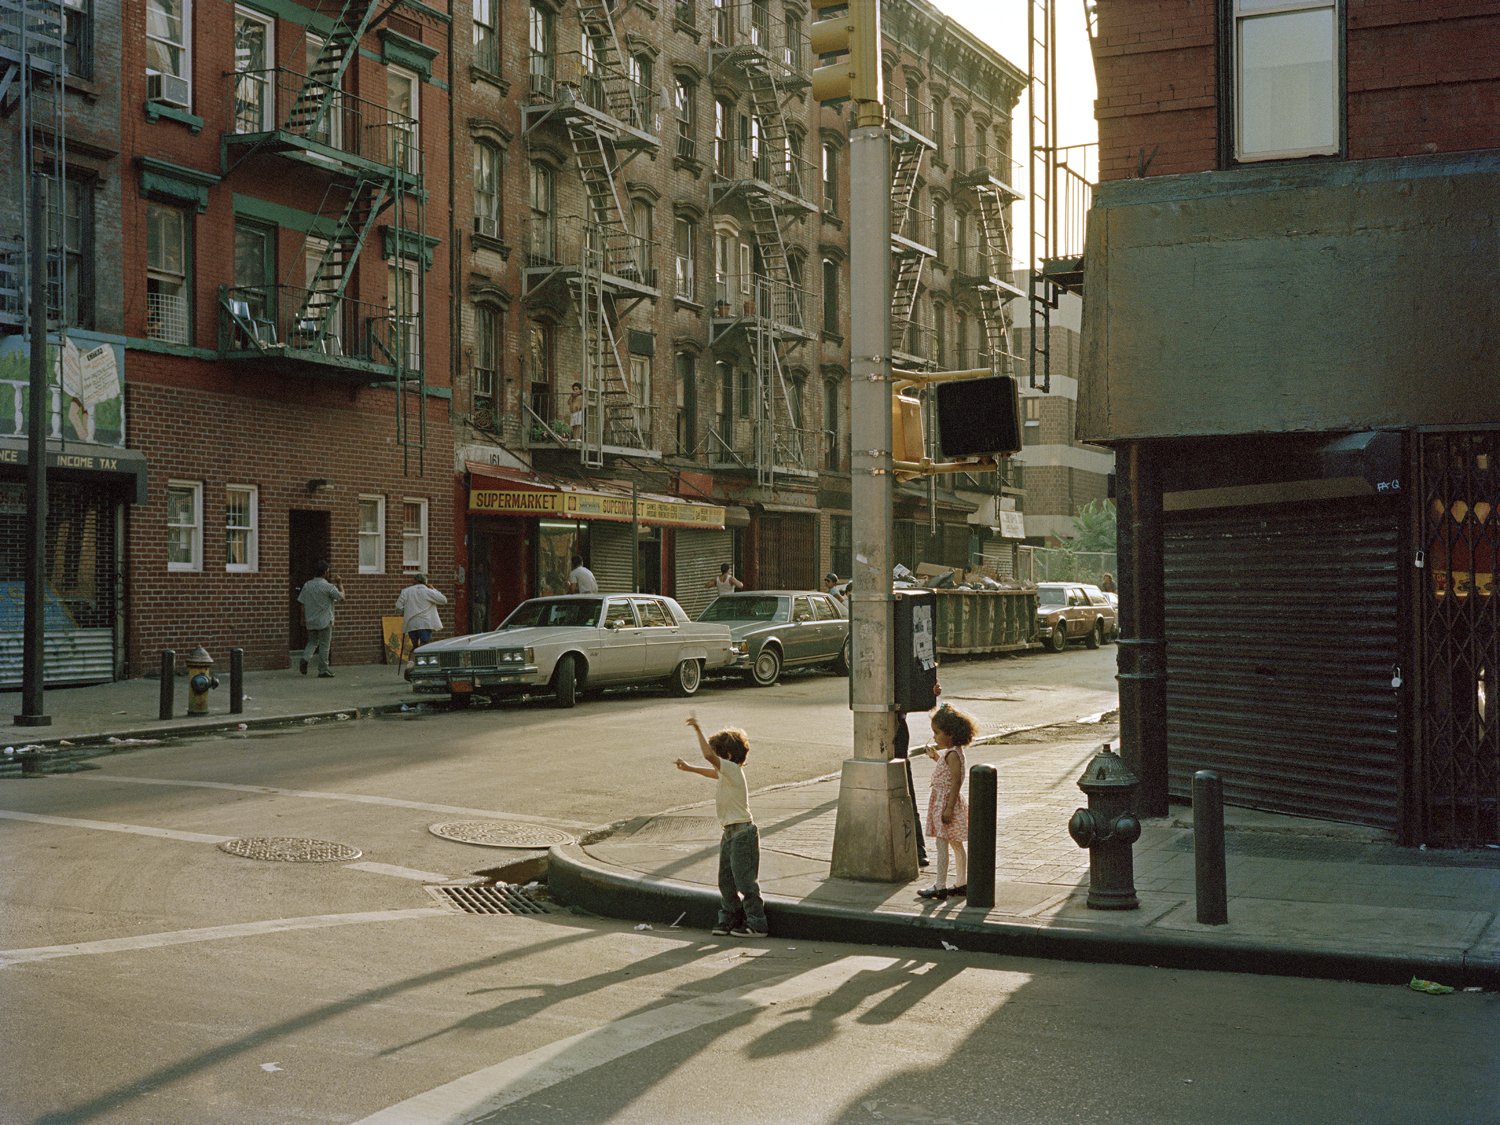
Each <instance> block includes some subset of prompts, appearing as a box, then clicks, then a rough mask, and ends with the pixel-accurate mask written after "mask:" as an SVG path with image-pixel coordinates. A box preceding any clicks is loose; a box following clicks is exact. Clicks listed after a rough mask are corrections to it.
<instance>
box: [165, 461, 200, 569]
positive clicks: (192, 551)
mask: <svg viewBox="0 0 1500 1125" xmlns="http://www.w3.org/2000/svg"><path fill="white" fill-rule="evenodd" d="M167 569H168V570H183V571H186V570H202V569H203V482H202V481H187V480H170V481H168V482H167Z"/></svg>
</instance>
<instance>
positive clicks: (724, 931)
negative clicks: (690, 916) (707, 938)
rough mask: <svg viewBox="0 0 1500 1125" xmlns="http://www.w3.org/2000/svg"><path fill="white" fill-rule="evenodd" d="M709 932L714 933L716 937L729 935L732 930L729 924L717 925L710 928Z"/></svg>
mask: <svg viewBox="0 0 1500 1125" xmlns="http://www.w3.org/2000/svg"><path fill="white" fill-rule="evenodd" d="M708 932H709V933H711V934H713V935H714V937H728V936H729V933H730V930H729V927H728V926H715V927H714V928H713V929H711V930H709V931H708Z"/></svg>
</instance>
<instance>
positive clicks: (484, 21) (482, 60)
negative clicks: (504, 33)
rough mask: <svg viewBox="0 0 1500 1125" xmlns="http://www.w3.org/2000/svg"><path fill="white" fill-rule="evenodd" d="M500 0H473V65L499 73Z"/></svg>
mask: <svg viewBox="0 0 1500 1125" xmlns="http://www.w3.org/2000/svg"><path fill="white" fill-rule="evenodd" d="M499 7H500V0H474V65H475V66H477V67H478V68H479V69H480V70H485V71H488V72H489V73H491V74H499V73H500V28H499V26H498V22H497V12H498V9H499Z"/></svg>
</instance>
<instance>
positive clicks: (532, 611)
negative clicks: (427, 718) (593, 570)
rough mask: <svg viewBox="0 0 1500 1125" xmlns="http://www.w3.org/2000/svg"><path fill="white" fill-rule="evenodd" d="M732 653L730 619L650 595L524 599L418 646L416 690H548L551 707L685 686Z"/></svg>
mask: <svg viewBox="0 0 1500 1125" xmlns="http://www.w3.org/2000/svg"><path fill="white" fill-rule="evenodd" d="M733 662H734V649H733V647H732V645H731V643H730V637H729V628H728V627H727V626H725V625H710V624H700V623H698V622H695V621H692V620H690V619H689V618H688V615H687V614H686V613H685V612H683V609H682V607H681V606H680V605H678V604H677V603H676V602H675V601H673V600H672V599H671V598H666V597H661V596H659V595H656V594H586V595H577V594H574V595H569V596H567V597H556V598H532V599H531V600H530V601H526V602H522V603H521V604H520V605H518V606H517V607H516V608H515V609H514V610H513V611H512V612H511V614H510V616H509V617H507V618H506V619H505V621H504V622H503V623H502V624H501V626H500V628H498V629H495V630H493V631H491V632H488V633H474V634H470V635H468V636H463V637H452V638H450V639H448V640H444V641H434V642H433V643H432V644H426V645H423V646H422V647H421V648H419V649H417V651H416V655H415V664H414V665H413V667H412V671H411V685H412V689H413V690H414V691H419V692H432V693H446V694H448V695H450V696H452V698H453V701H454V702H455V703H458V704H460V705H462V704H464V703H467V702H469V700H471V699H472V698H473V697H474V696H476V695H480V696H486V697H496V696H502V695H522V694H528V693H537V692H551V693H552V694H553V696H554V697H555V698H556V700H557V705H558V706H559V707H572V706H573V705H574V704H576V703H577V702H578V697H579V695H581V694H583V693H585V692H595V691H600V690H602V689H604V688H607V687H617V686H621V685H626V684H647V683H657V682H665V683H666V685H667V686H668V687H669V688H670V689H671V690H672V692H673V693H674V694H676V695H692V694H693V693H694V692H696V691H697V690H698V685H699V684H700V683H701V682H702V680H703V673H704V672H705V671H715V670H717V669H719V668H724V667H727V666H728V665H730V664H732V663H733Z"/></svg>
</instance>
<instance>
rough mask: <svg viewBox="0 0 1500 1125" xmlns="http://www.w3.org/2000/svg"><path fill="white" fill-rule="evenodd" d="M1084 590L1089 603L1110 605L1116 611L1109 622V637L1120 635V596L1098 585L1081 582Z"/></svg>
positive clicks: (1111, 638)
mask: <svg viewBox="0 0 1500 1125" xmlns="http://www.w3.org/2000/svg"><path fill="white" fill-rule="evenodd" d="M1079 585H1080V586H1082V587H1083V592H1084V593H1085V594H1087V595H1088V596H1089V604H1090V605H1096V606H1108V607H1109V608H1110V609H1111V610H1113V611H1114V619H1113V620H1112V621H1111V622H1110V624H1109V631H1108V633H1107V634H1106V636H1107V639H1109V640H1111V641H1113V640H1117V639H1118V638H1119V636H1120V598H1119V595H1118V594H1115V593H1113V592H1111V591H1109V590H1101V589H1100V588H1099V587H1098V586H1090V585H1089V584H1088V583H1087V582H1080V583H1079Z"/></svg>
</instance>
